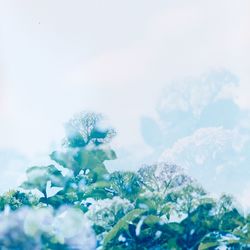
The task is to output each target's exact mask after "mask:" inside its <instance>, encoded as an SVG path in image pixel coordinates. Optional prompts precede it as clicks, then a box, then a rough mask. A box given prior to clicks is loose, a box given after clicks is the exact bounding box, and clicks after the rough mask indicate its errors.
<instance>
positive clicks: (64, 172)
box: [0, 113, 250, 250]
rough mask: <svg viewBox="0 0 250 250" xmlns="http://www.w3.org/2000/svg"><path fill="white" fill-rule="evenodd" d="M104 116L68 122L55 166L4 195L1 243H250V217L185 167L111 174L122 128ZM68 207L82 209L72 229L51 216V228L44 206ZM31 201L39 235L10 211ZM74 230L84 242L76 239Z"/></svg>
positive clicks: (36, 169)
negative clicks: (207, 188)
mask: <svg viewBox="0 0 250 250" xmlns="http://www.w3.org/2000/svg"><path fill="white" fill-rule="evenodd" d="M101 122H102V116H101V115H99V114H97V115H96V114H93V113H82V114H79V115H78V116H75V117H74V118H73V119H71V120H70V121H69V122H68V123H67V124H66V137H65V138H64V140H63V144H62V148H61V149H60V150H56V151H54V152H52V153H51V155H50V157H51V160H52V161H53V162H54V164H51V165H49V166H33V167H31V168H29V169H28V170H27V172H26V173H27V180H26V181H24V182H23V184H22V185H21V186H20V188H19V189H18V190H16V191H10V192H8V193H5V194H3V195H2V196H0V209H1V211H3V212H2V214H1V218H2V221H5V222H4V223H6V224H3V223H2V225H4V226H0V246H1V249H94V248H97V249H104V250H105V249H106V250H108V249H114V250H119V249H152V250H156V249H157V250H158V249H194V250H195V249H199V250H204V249H250V224H249V223H250V219H249V218H250V216H243V215H242V213H241V212H240V210H239V209H237V205H236V202H235V201H234V199H233V197H231V196H229V195H222V196H221V197H220V198H219V199H215V198H212V197H210V196H209V194H208V193H207V192H206V191H205V190H204V189H203V188H202V187H201V186H200V185H199V184H198V183H197V182H196V181H195V180H193V179H192V178H190V177H189V176H188V175H187V174H186V173H185V171H184V170H183V169H182V168H181V167H179V166H176V165H170V164H166V163H164V162H163V163H158V164H153V165H146V166H143V167H141V168H140V169H139V170H138V171H136V172H131V171H115V172H110V171H109V170H108V169H107V168H106V166H105V162H106V161H109V160H115V159H116V153H115V152H114V151H113V150H112V149H111V148H110V141H111V139H112V137H113V136H114V135H115V131H114V130H113V129H110V128H105V127H104V126H103V125H101ZM38 194H40V195H38ZM65 206H67V207H70V208H74V209H75V210H74V211H79V212H80V213H81V215H79V216H78V215H76V216H75V215H74V214H71V215H70V216H69V215H68V217H67V218H68V221H67V223H68V224H67V225H61V226H60V227H61V228H64V227H66V228H64V229H63V230H64V233H65V232H67V233H69V235H68V234H67V235H66V236H65V234H63V235H64V236H62V235H61V234H60V233H58V232H56V233H55V231H53V230H55V228H54V227H53V225H54V224H53V223H54V222H52V221H53V220H52V219H50V220H49V222H48V223H49V224H48V225H47V226H50V227H49V229H48V230H47V229H46V230H45V229H44V228H43V227H44V225H43V223H44V221H42V222H39V220H40V219H39V218H40V217H42V218H45V217H43V216H45V215H44V214H43V213H42V214H39V211H40V210H41V209H44V208H46V209H52V210H51V211H52V212H49V216H50V217H51V216H52V217H53V216H57V215H56V214H58V211H61V209H62V207H65ZM25 207H29V209H31V210H29V211H30V212H26V214H25V216H26V215H27V214H31V215H32V214H33V215H34V214H35V215H36V213H38V214H37V218H36V216H33V215H32V216H33V217H32V216H31V215H30V216H31V217H32V218H33V220H34V221H33V222H32V223H31V222H30V223H31V229H32V228H33V227H35V228H36V233H35V236H36V237H35V238H34V235H32V234H31V233H30V231H29V232H28V233H27V230H26V231H25V230H24V228H23V227H25V226H24V224H25V223H24V222H23V221H22V220H21V222H20V218H19V217H18V216H14V215H13V214H14V213H15V212H11V211H17V214H18V211H19V210H20V211H22V209H24V208H25ZM32 211H38V212H34V213H33V212H32ZM43 211H44V210H43ZM65 211H67V210H65ZM4 214H7V215H4ZM8 214H9V215H8ZM77 214H78V213H77ZM12 215H13V216H12ZM4 216H9V217H8V218H9V219H8V221H9V222H6V217H4ZM25 216H24V217H25ZM39 216H40V217H39ZM60 216H61V215H60ZM25 218H26V217H25ZM27 218H28V217H27ZM65 218H66V217H65ZM11 220H13V221H14V222H11ZM36 220H37V221H36ZM15 221H17V222H18V223H19V222H20V223H19V224H18V223H17V222H16V224H15ZM65 221H66V219H65ZM0 223H1V222H0ZM8 223H10V224H8ZM11 223H12V224H11ZM39 223H40V224H39ZM86 223H90V226H91V228H92V229H88V230H90V231H89V234H91V230H94V233H95V240H94V241H95V243H94V244H92V245H89V246H87V245H86V244H88V243H86V242H87V241H86V239H88V238H87V235H86V232H82V231H81V230H80V231H79V232H80V234H74V235H73V234H72V235H71V230H73V231H74V230H75V228H78V227H79V226H80V225H82V226H83V224H86ZM33 224H34V225H33ZM6 225H7V226H6ZM39 227H41V228H39ZM60 227H59V228H56V230H57V231H58V230H59V231H60V230H61V229H60ZM66 229H67V230H69V232H68V231H67V230H66ZM65 230H66V231H65ZM32 232H33V231H32ZM75 235H78V237H77V239H78V240H79V241H77V244H75V245H74V244H73V245H72V244H71V243H72V239H73V238H74V237H75ZM37 239H39V244H40V245H39V247H37V244H38V242H37V241H35V240H37ZM81 240H82V241H83V242H84V244H85V245H84V244H82V242H81ZM75 241H76V238H74V241H73V242H75ZM91 242H93V237H92V241H91ZM8 244H9V245H8ZM89 244H90V243H89ZM83 245H84V246H83ZM8 246H11V248H8ZM93 246H94V248H93Z"/></svg>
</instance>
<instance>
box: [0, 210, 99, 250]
mask: <svg viewBox="0 0 250 250" xmlns="http://www.w3.org/2000/svg"><path fill="white" fill-rule="evenodd" d="M0 221H1V223H0V245H1V246H4V247H3V248H1V249H3V250H5V249H6V250H7V249H35V250H38V249H41V248H42V246H44V244H46V245H47V244H51V246H56V247H69V248H70V249H76V250H91V249H95V247H96V239H95V235H94V232H93V231H92V228H91V225H90V222H89V220H88V219H87V218H86V216H85V215H84V214H83V213H82V212H81V211H80V210H79V209H74V208H69V207H62V208H60V209H59V210H58V211H54V210H53V209H52V208H37V209H33V208H21V209H19V210H17V211H14V212H13V211H12V212H10V211H7V210H5V211H4V212H2V213H1V214H0ZM43 241H44V242H43Z"/></svg>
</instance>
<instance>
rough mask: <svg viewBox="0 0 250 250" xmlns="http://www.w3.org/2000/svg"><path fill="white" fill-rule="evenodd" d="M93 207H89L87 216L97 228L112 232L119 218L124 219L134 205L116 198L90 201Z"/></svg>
mask: <svg viewBox="0 0 250 250" xmlns="http://www.w3.org/2000/svg"><path fill="white" fill-rule="evenodd" d="M88 202H89V203H91V205H90V206H89V207H88V212H87V213H86V216H87V217H88V218H89V220H90V221H91V222H92V223H93V224H94V225H97V226H100V227H103V228H104V229H105V230H110V229H111V228H112V227H113V226H114V224H115V223H116V220H117V218H120V217H122V216H123V215H125V214H126V213H128V212H129V211H131V210H132V209H134V205H133V204H132V203H131V202H130V201H129V200H127V199H122V198H120V197H114V198H112V199H104V200H94V199H89V200H88Z"/></svg>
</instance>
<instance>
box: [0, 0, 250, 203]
mask: <svg viewBox="0 0 250 250" xmlns="http://www.w3.org/2000/svg"><path fill="white" fill-rule="evenodd" d="M249 13H250V2H249V1H248V0H238V1H234V0H219V1H218V0H204V1H194V0H191V1H184V0H182V1H181V0H176V1H165V0H164V1H146V0H138V1H132V0H128V1H117V0H112V1H111V0H106V1H95V0H93V1H82V0H81V1H80V0H79V1H77V0H71V1H66V0H60V1H59V0H36V1H33V0H22V1H18V0H8V1H4V0H0V121H1V123H0V126H1V129H0V138H1V140H0V161H1V166H0V167H1V172H2V174H1V176H0V183H1V185H0V190H6V189H7V188H8V187H9V186H11V187H12V186H15V185H17V183H18V181H20V180H21V179H22V174H23V173H24V172H25V169H26V167H28V166H30V165H32V164H38V165H40V164H43V163H45V162H46V161H48V158H46V156H47V155H48V153H49V152H50V151H51V150H52V149H53V148H55V147H56V146H57V145H58V144H60V140H61V138H62V137H63V134H64V131H63V123H64V122H66V121H67V120H68V119H69V118H70V117H71V116H72V115H73V114H75V113H77V112H79V111H83V110H92V111H96V112H101V113H104V114H105V115H106V116H107V117H108V118H109V120H110V123H111V124H112V125H113V126H114V127H116V128H117V131H118V136H117V138H116V139H115V141H114V143H113V146H114V147H115V149H116V150H117V152H118V156H119V159H118V160H117V161H116V162H113V163H112V164H111V165H110V167H111V168H116V169H136V168H137V167H139V166H140V164H143V163H147V162H155V161H158V160H167V161H171V162H176V163H178V164H180V165H183V167H185V168H187V169H188V172H190V173H191V174H192V175H194V176H195V177H196V178H198V179H199V180H200V181H201V182H202V184H204V185H205V186H206V187H207V188H208V189H210V191H211V192H214V191H215V189H216V188H213V187H219V191H220V192H222V191H228V190H229V192H234V193H235V194H241V193H242V194H243V195H242V197H248V194H250V188H249V187H250V182H248V180H247V178H248V179H249V177H250V171H249V172H247V171H248V168H249V167H250V166H249V167H248V165H247V162H246V161H247V159H249V158H250V155H249V154H250V153H249V152H250V151H248V149H250V147H249V144H248V140H249V138H248V137H249V136H250V134H249V129H250V125H249V124H250V123H249V121H250V115H249V114H250V113H249V112H250V111H249V110H250V69H249V67H250V66H249V65H250V28H249V25H250V15H249ZM211 138H212V139H211ZM194 141H195V143H194ZM237 143H238V144H239V145H238V144H237ZM195 147H196V148H197V149H195V150H194V148H195ZM190 148H192V150H194V152H193V151H189V149H190ZM197 152H199V153H197ZM232 152H233V153H232ZM232 157H234V158H232ZM207 159H209V161H208V160H207ZM235 169H237V171H236V170H235ZM207 176H209V178H210V177H211V179H212V180H213V182H211V180H210V182H209V181H208V180H207V179H208V178H207ZM236 177H237V178H236ZM211 183H212V184H211ZM228 184H230V185H228ZM229 186H230V187H231V188H229ZM249 200H250V198H249ZM242 203H244V204H245V205H246V206H248V205H250V204H246V203H247V199H246V198H244V201H242Z"/></svg>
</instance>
